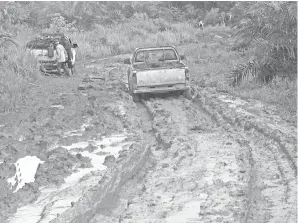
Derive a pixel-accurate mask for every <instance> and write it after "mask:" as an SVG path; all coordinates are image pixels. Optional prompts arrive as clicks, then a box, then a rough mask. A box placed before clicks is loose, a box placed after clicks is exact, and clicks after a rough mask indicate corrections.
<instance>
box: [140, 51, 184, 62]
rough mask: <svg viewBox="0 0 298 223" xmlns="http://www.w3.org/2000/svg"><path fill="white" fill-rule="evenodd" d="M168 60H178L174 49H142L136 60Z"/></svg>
mask: <svg viewBox="0 0 298 223" xmlns="http://www.w3.org/2000/svg"><path fill="white" fill-rule="evenodd" d="M167 60H178V57H177V54H176V52H175V50H173V49H156V50H155V49H154V50H140V51H138V52H137V54H136V56H135V62H137V63H139V62H148V63H150V62H159V61H167Z"/></svg>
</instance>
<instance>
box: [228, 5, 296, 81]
mask: <svg viewBox="0 0 298 223" xmlns="http://www.w3.org/2000/svg"><path fill="white" fill-rule="evenodd" d="M237 40H238V44H239V46H243V45H245V46H246V47H248V48H250V49H252V50H253V51H254V54H255V59H254V60H252V61H249V62H248V63H247V64H238V65H237V67H236V68H235V69H234V70H233V71H232V72H231V75H230V76H229V78H230V84H231V85H233V86H235V85H239V84H240V83H241V82H242V81H243V80H244V79H246V78H248V77H251V76H252V77H253V78H254V79H255V80H256V81H258V82H259V83H262V84H263V83H269V82H270V81H272V80H273V79H274V78H275V77H276V76H281V77H283V78H290V79H293V78H296V77H297V3H296V2H250V3H249V4H248V5H247V14H246V19H245V24H244V25H243V26H242V28H241V29H240V30H239V31H238V32H237Z"/></svg>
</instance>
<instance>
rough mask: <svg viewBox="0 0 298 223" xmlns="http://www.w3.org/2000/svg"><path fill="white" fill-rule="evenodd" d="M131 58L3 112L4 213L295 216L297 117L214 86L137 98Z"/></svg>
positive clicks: (51, 82) (12, 218)
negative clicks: (130, 82)
mask: <svg viewBox="0 0 298 223" xmlns="http://www.w3.org/2000/svg"><path fill="white" fill-rule="evenodd" d="M126 57H127V56H118V57H114V58H109V59H107V60H96V61H91V62H90V63H88V64H85V65H84V66H83V65H82V66H81V67H78V68H77V70H78V73H79V75H78V76H77V77H72V78H54V77H46V78H45V79H44V80H41V82H40V83H39V85H40V87H34V88H32V89H31V91H30V92H29V93H28V95H27V98H26V100H25V102H26V103H24V105H23V107H22V108H21V109H20V111H19V112H18V113H16V114H10V115H6V116H1V118H0V129H1V131H0V132H1V133H0V139H1V145H0V170H1V171H0V188H3V189H1V190H0V222H7V223H18V222H22V223H27V222H28V223H37V222H38V223H41V222H42V223H46V222H51V223H58V222H61V223H66V222H77V223H84V222H86V223H87V222H90V223H97V222H105V223H109V222H111V223H114V222H126V223H129V222H130V223H135V222H156V223H157V222H158V223H159V222H160V223H164V222H169V223H172V222H173V223H174V222H177V223H185V222H231V223H232V222H252V223H254V222H272V223H275V222H288V223H290V222H297V212H296V210H297V188H296V187H297V150H296V139H297V137H296V134H297V128H296V127H294V126H290V125H289V124H288V123H284V122H283V121H282V120H281V119H280V118H279V117H278V116H276V115H275V113H274V109H273V108H268V107H265V106H264V105H263V104H262V103H260V102H257V101H244V100H240V99H238V98H231V97H230V96H228V95H223V94H219V93H217V92H216V91H215V90H214V89H208V88H204V89H198V91H197V94H196V97H195V98H193V100H188V99H186V98H184V97H183V96H171V95H166V96H163V97H158V96H154V97H149V98H146V99H145V100H142V101H141V102H140V103H137V104H135V103H134V102H133V101H132V98H131V96H130V95H129V94H128V91H127V83H126V81H127V78H126V65H123V64H122V61H123V58H126ZM26 162H27V164H26ZM29 162H30V165H28V163H29ZM29 166H30V168H29Z"/></svg>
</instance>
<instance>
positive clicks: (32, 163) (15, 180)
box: [7, 156, 44, 193]
mask: <svg viewBox="0 0 298 223" xmlns="http://www.w3.org/2000/svg"><path fill="white" fill-rule="evenodd" d="M40 163H44V161H41V160H40V159H39V158H37V157H36V156H26V157H23V158H20V159H19V160H18V161H17V162H16V163H15V164H14V165H15V166H16V174H15V175H14V176H13V177H11V178H9V179H7V182H8V183H9V184H10V185H11V188H13V187H14V186H15V185H16V184H17V187H16V189H15V190H14V193H15V192H17V191H18V190H19V189H21V188H22V187H23V186H24V185H25V184H26V183H31V182H34V181H35V173H36V170H37V167H38V165H39V164H40Z"/></svg>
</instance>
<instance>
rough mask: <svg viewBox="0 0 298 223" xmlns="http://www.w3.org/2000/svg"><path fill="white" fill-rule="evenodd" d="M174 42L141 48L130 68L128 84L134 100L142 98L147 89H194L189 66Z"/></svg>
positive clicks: (149, 91)
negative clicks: (191, 87)
mask: <svg viewBox="0 0 298 223" xmlns="http://www.w3.org/2000/svg"><path fill="white" fill-rule="evenodd" d="M183 59H184V56H182V55H181V56H179V54H178V52H177V50H176V48H175V47H174V46H160V47H149V48H137V49H136V50H135V52H134V54H133V56H132V58H131V59H125V60H124V63H125V64H130V67H129V69H128V86H129V92H130V93H131V95H132V97H133V100H134V101H139V100H140V96H141V95H142V94H145V93H163V92H172V91H176V92H179V93H183V92H189V91H190V75H189V70H188V67H187V66H186V65H185V64H183V63H182V62H181V60H183Z"/></svg>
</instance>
